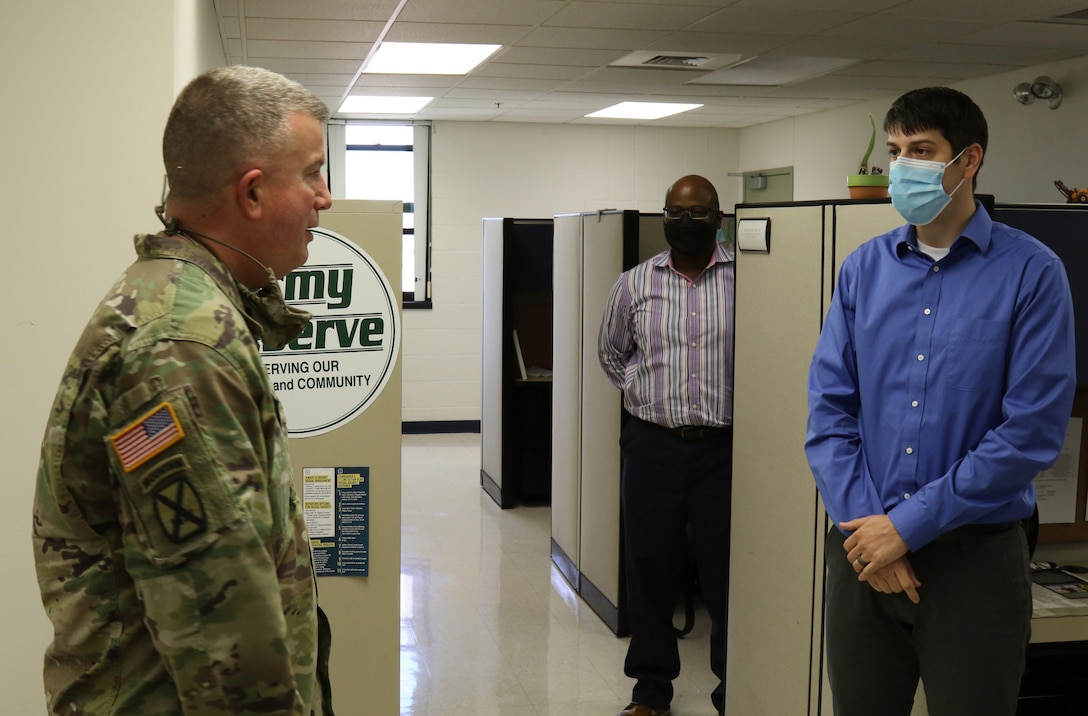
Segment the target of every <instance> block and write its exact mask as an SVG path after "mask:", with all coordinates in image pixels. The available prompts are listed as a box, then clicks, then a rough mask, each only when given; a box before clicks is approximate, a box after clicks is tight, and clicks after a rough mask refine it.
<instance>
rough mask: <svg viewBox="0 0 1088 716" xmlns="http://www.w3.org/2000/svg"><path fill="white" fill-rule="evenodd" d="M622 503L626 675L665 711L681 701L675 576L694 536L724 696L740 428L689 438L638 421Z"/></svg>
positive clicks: (644, 700)
mask: <svg viewBox="0 0 1088 716" xmlns="http://www.w3.org/2000/svg"><path fill="white" fill-rule="evenodd" d="M620 448H621V455H622V458H623V469H622V481H621V503H622V515H623V535H624V554H625V565H626V569H627V595H628V601H627V606H628V618H629V622H630V626H631V642H630V645H629V646H628V648H627V660H626V662H625V664H624V673H626V674H627V676H629V677H631V678H633V679H636V684H635V687H634V689H633V691H632V695H631V698H632V700H633V701H637V702H638V703H640V704H645V705H647V706H650V707H653V708H661V707H664V706H667V705H669V704H670V703H671V702H672V697H673V686H672V681H673V679H675V678H676V677H677V676H678V675H679V674H680V654H679V650H678V648H677V644H676V639H677V637H676V632H675V631H674V630H673V612H674V610H675V607H676V583H677V578H678V577H679V575H680V572H681V570H682V569H683V567H684V564H685V562H686V560H687V527H688V525H689V523H690V525H691V531H692V534H693V536H694V543H695V556H696V561H697V564H698V573H699V586H700V590H701V592H702V595H703V599H704V601H705V602H706V606H707V610H708V612H709V614H710V623H711V630H710V668H711V670H712V671H713V672H714V674H716V675H717V676H718V679H719V683H718V685H717V687H716V688H715V689H714V691H713V693H712V694H711V700H712V701H713V703H714V706H715V708H717V710H718V711H719V712H721V711H723V708H724V702H725V689H724V684H723V683H722V679H724V673H725V671H724V669H725V630H726V624H725V618H726V602H727V595H728V584H729V582H728V579H729V505H730V495H731V489H732V464H733V441H732V434H731V433H728V432H721V433H718V434H717V435H715V436H713V437H710V438H704V439H702V440H683V439H681V438H680V437H678V436H676V435H673V434H671V433H669V432H667V431H665V430H663V429H661V428H659V427H656V426H654V425H651V424H648V423H645V422H643V421H640V420H637V419H631V420H628V422H627V424H626V425H625V426H624V428H623V431H622V433H621V435H620Z"/></svg>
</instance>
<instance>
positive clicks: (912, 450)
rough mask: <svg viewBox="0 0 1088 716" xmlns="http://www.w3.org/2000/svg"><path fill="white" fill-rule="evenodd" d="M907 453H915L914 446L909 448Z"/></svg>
mask: <svg viewBox="0 0 1088 716" xmlns="http://www.w3.org/2000/svg"><path fill="white" fill-rule="evenodd" d="M907 454H908V455H913V454H914V448H912V447H909V448H907Z"/></svg>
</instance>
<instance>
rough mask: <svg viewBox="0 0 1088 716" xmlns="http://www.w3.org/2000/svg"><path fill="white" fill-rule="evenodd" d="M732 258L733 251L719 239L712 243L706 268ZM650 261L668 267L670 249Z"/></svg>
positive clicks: (730, 261)
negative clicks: (711, 250) (711, 252)
mask: <svg viewBox="0 0 1088 716" xmlns="http://www.w3.org/2000/svg"><path fill="white" fill-rule="evenodd" d="M733 260H734V254H733V251H732V250H730V249H727V248H726V247H725V244H723V243H721V242H720V241H719V242H716V243H715V245H714V253H713V254H711V255H710V261H709V262H708V263H707V265H706V268H710V267H711V266H713V265H714V264H724V263H732V262H733ZM650 261H651V262H653V265H654V266H655V267H657V268H669V267H670V266H671V265H672V249H665V250H664V251H662V252H661V253H659V254H658V255H657V256H654V257H653V258H652V259H650ZM704 270H705V269H704Z"/></svg>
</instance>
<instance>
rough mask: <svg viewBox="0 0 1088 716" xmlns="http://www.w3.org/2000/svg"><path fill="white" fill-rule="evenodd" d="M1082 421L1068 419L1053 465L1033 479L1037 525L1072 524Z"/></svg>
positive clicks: (1078, 469)
mask: <svg viewBox="0 0 1088 716" xmlns="http://www.w3.org/2000/svg"><path fill="white" fill-rule="evenodd" d="M1083 427H1084V419H1083V418H1070V420H1069V427H1068V429H1066V431H1065V443H1064V444H1063V445H1062V451H1061V454H1059V455H1058V460H1057V462H1055V463H1054V465H1053V467H1051V468H1050V469H1049V470H1043V471H1042V472H1040V473H1039V474H1038V475H1036V477H1035V499H1036V502H1037V503H1038V505H1039V523H1040V524H1044V525H1049V524H1065V523H1072V522H1073V521H1075V520H1076V516H1077V475H1079V474H1080V436H1081V430H1082V429H1083Z"/></svg>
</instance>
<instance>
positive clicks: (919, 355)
mask: <svg viewBox="0 0 1088 716" xmlns="http://www.w3.org/2000/svg"><path fill="white" fill-rule="evenodd" d="M925 359H926V357H925V356H924V355H922V354H921V353H919V354H918V360H925Z"/></svg>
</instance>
